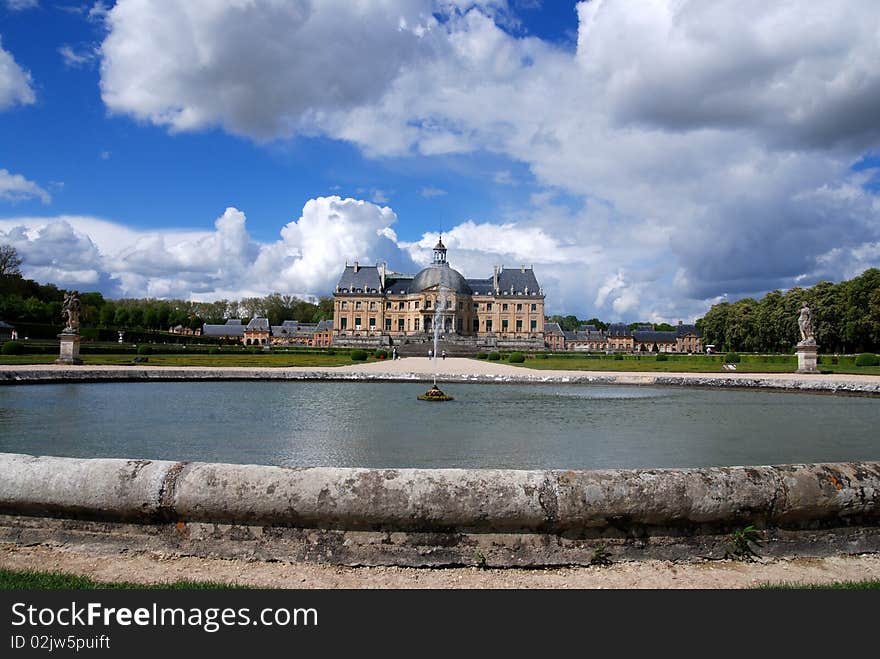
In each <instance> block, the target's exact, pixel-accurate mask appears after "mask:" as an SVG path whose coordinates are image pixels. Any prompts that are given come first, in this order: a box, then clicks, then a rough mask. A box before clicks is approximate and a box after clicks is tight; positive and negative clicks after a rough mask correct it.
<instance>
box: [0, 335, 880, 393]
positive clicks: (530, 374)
mask: <svg viewBox="0 0 880 659" xmlns="http://www.w3.org/2000/svg"><path fill="white" fill-rule="evenodd" d="M425 345H426V346H428V345H430V344H425ZM511 368H512V367H511ZM517 371H519V372H517V373H516V374H511V375H486V374H480V373H462V374H449V373H443V374H440V375H438V376H437V380H438V381H439V382H474V383H488V384H498V383H505V384H533V383H560V384H598V385H606V384H623V385H637V386H672V387H712V388H719V389H768V390H777V391H803V392H816V393H835V394H853V395H860V396H880V378H877V377H871V378H870V379H867V378H864V377H863V378H860V379H859V378H855V377H854V378H847V377H846V376H844V377H839V376H838V377H834V376H828V377H823V376H822V375H809V376H801V377H779V376H778V375H761V374H755V375H746V374H742V373H740V374H732V375H726V374H718V375H715V374H701V373H642V372H633V373H623V374H621V373H614V374H600V373H586V372H579V371H566V372H565V374H564V375H560V374H552V373H547V372H546V371H534V370H531V369H527V368H522V369H517ZM785 375H788V374H785ZM433 379H434V374H433V372H432V373H422V372H412V373H383V372H380V373H373V372H362V371H342V370H338V369H337V370H333V369H331V370H327V371H321V370H317V369H301V370H295V369H288V368H250V367H213V368H211V367H209V368H200V367H180V368H178V367H173V366H133V367H131V368H119V367H101V366H96V367H93V366H88V365H86V366H77V367H70V368H60V367H59V368H53V369H40V368H33V369H30V368H27V367H24V368H9V367H7V368H4V369H2V370H0V385H21V384H52V383H60V382H175V381H178V382H199V381H202V382H205V381H224V380H226V381H242V380H276V381H279V380H280V381H284V380H289V381H326V382H340V381H360V382H431V381H432V380H433Z"/></svg>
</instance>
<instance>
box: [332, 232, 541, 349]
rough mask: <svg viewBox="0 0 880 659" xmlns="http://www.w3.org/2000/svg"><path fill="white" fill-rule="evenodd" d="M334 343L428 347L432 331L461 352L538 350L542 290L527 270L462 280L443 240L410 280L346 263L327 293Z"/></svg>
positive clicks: (378, 267)
mask: <svg viewBox="0 0 880 659" xmlns="http://www.w3.org/2000/svg"><path fill="white" fill-rule="evenodd" d="M333 298H334V300H333V343H334V345H363V346H371V345H407V344H418V343H427V342H428V341H429V339H430V338H431V337H432V336H433V333H434V326H435V324H438V331H439V332H440V333H441V334H442V335H443V340H444V341H445V342H449V343H452V344H455V345H456V346H459V347H462V349H466V348H470V349H480V348H481V347H486V348H493V347H496V348H508V347H509V348H514V347H520V348H522V349H539V350H540V349H542V348H543V347H544V291H543V289H542V288H541V286H540V284H539V283H538V280H537V279H536V277H535V273H534V270H533V269H532V268H526V267H525V266H521V267H519V268H512V269H509V268H504V267H502V266H496V267H495V269H494V272H493V273H492V276H491V277H487V278H485V279H467V278H465V277H464V276H463V275H462V274H461V273H460V272H458V271H457V270H455V269H454V268H452V267H451V266H450V265H449V263H448V262H447V260H446V247H445V246H444V245H443V240H442V238H441V239H440V240H439V241H438V242H437V245H436V246H435V247H434V255H433V260H432V263H431V264H430V265H429V266H428V267H427V268H424V269H423V270H421V271H420V272H419V273H417V274H415V275H411V274H402V273H397V272H391V271H389V270H388V269H387V266H386V264H384V263H379V264H377V265H375V266H363V265H360V264H358V262H357V261H355V263H354V265H348V264H346V266H345V270H344V271H343V273H342V276H341V277H340V278H339V283H338V284H337V285H336V289H335V291H334V293H333Z"/></svg>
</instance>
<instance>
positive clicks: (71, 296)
mask: <svg viewBox="0 0 880 659" xmlns="http://www.w3.org/2000/svg"><path fill="white" fill-rule="evenodd" d="M79 310H80V304H79V292H77V291H71V292H69V293H65V294H64V305H63V306H62V308H61V315H62V316H65V317H66V318H67V322H66V324H65V326H64V333H65V334H78V333H79Z"/></svg>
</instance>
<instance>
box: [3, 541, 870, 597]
mask: <svg viewBox="0 0 880 659" xmlns="http://www.w3.org/2000/svg"><path fill="white" fill-rule="evenodd" d="M90 547H91V551H87V550H86V549H85V548H76V547H49V546H45V545H43V546H29V547H24V546H19V545H16V544H12V543H0V567H3V568H11V569H32V570H43V571H62V572H69V573H74V574H78V575H82V576H87V577H91V578H92V579H95V580H97V581H130V582H135V583H161V582H168V581H177V580H179V579H188V580H195V581H220V582H224V583H234V584H246V585H251V586H257V587H262V588H383V589H385V588H552V589H557V588H750V587H754V586H758V585H760V584H765V583H774V584H781V583H800V584H828V583H834V582H839V581H855V580H864V579H875V580H876V579H880V555H878V554H863V555H858V556H833V557H828V558H798V559H791V560H766V561H764V560H759V561H757V562H754V563H742V562H735V561H713V562H704V563H672V562H669V561H639V562H629V563H617V564H612V565H610V566H608V567H565V568H546V569H537V570H534V569H532V570H522V569H506V570H497V569H487V570H484V569H479V568H442V569H429V568H400V567H341V566H329V565H316V564H311V563H279V562H272V563H268V562H261V561H250V562H249V561H240V560H221V559H206V558H194V557H175V556H169V555H163V554H140V555H131V554H118V553H112V552H111V551H110V550H108V551H106V552H95V550H94V546H91V545H90Z"/></svg>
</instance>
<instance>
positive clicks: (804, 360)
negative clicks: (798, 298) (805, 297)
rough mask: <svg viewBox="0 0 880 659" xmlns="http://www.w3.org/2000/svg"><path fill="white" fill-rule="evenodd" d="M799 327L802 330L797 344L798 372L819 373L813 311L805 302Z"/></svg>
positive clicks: (799, 317)
mask: <svg viewBox="0 0 880 659" xmlns="http://www.w3.org/2000/svg"><path fill="white" fill-rule="evenodd" d="M798 327H799V328H800V330H801V341H800V343H798V344H797V349H796V354H797V358H798V368H797V371H795V372H796V373H818V372H819V368H818V363H819V359H818V355H817V353H818V351H819V348H818V346H816V337H814V336H813V312H812V311H810V307H808V306H807V303H806V302H804V305H803V306H802V307H801V313H800V315H799V316H798Z"/></svg>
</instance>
